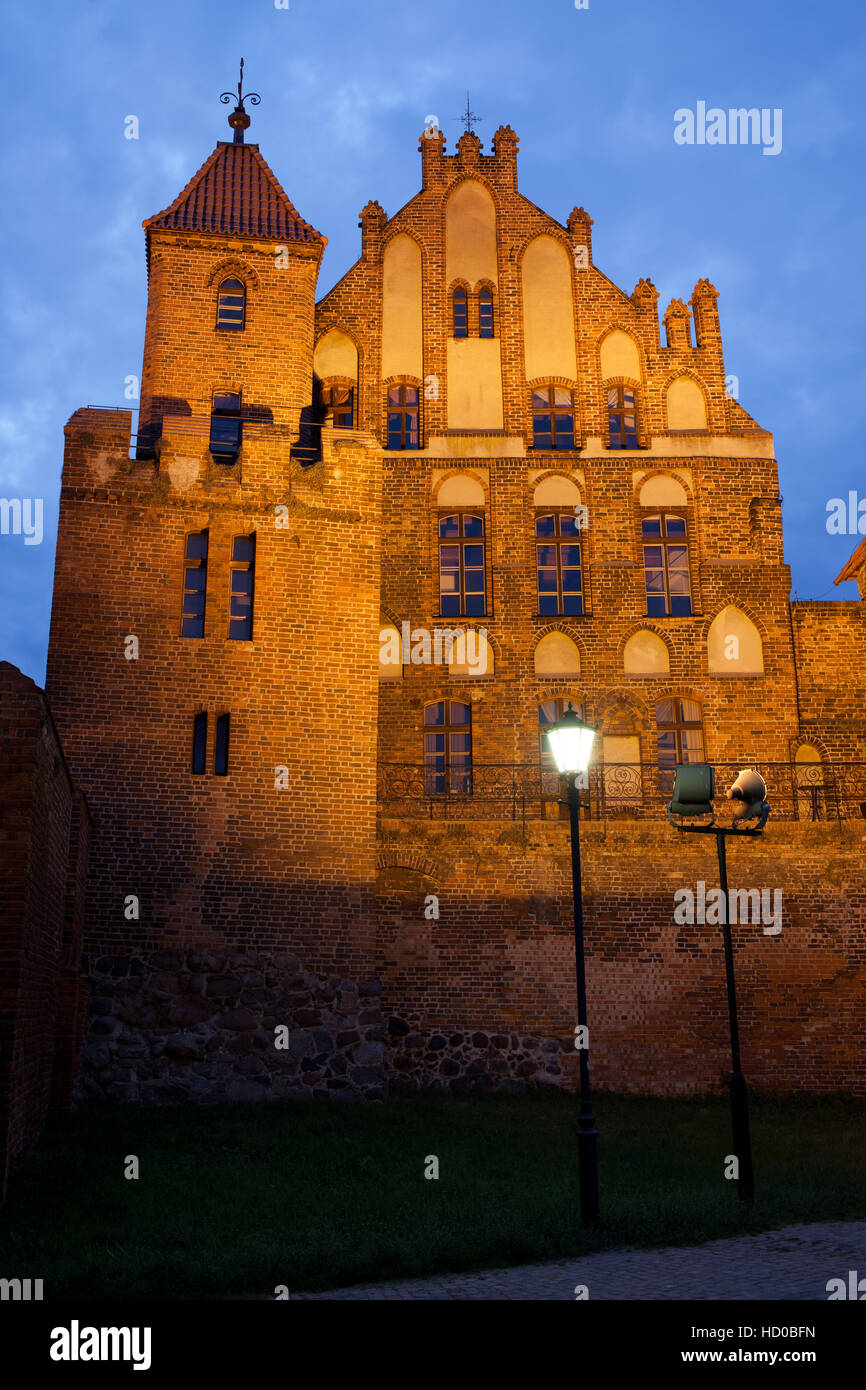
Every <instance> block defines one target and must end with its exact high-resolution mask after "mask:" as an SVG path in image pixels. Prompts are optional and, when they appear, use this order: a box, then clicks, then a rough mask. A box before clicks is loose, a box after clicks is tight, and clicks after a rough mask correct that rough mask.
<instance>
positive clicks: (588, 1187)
mask: <svg viewBox="0 0 866 1390" xmlns="http://www.w3.org/2000/svg"><path fill="white" fill-rule="evenodd" d="M594 738H595V729H592V728H590V726H589V725H588V724H584V722H583V721H582V720H581V719H579V718H578V717H577V715H576V714H575V712H574V710H573V709H572V707H571V702H569V705H568V709H567V710H566V711H565V713H564V714H563V715H562V718H561V719H560V720H559V722H558V723H556V724H554V725H553V727H552V728H551V729H548V732H547V742H548V745H549V747H550V751H551V753H552V754H553V757H554V760H555V762H556V766H557V769H558V771H559V772H560V774H561V775H562V776H563V777H567V778H568V796H567V804H568V812H569V820H570V822H571V880H572V894H573V897H574V959H575V966H576V969H577V1021H578V1024H579V1025H580V1047H579V1049H578V1055H579V1057H580V1119H579V1123H578V1131H577V1156H578V1163H579V1167H580V1216H581V1220H582V1222H583V1224H584V1226H591V1225H592V1224H593V1223H594V1222H596V1221H597V1220H598V1212H599V1206H598V1148H597V1144H598V1133H597V1131H596V1128H595V1118H594V1116H593V1113H592V1092H591V1090H590V1085H589V1032H588V1028H587V1021H586V967H585V963H584V950H583V894H582V890H581V879H580V788H581V785H583V784H584V783H585V778H586V771H587V768H588V767H589V758H590V754H591V752H592V741H593V739H594Z"/></svg>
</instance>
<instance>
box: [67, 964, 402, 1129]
mask: <svg viewBox="0 0 866 1390" xmlns="http://www.w3.org/2000/svg"><path fill="white" fill-rule="evenodd" d="M84 970H85V972H86V973H87V974H88V975H89V977H90V1016H89V1020H88V1029H87V1037H86V1042H85V1047H84V1056H83V1067H82V1075H81V1081H80V1083H79V1087H78V1094H77V1098H78V1099H79V1100H90V1099H92V1100H114V1101H128V1102H133V1103H137V1104H143V1105H163V1104H173V1103H182V1102H184V1101H230V1100H266V1099H270V1098H273V1099H305V1100H308V1099H310V1098H311V1097H335V1098H337V1099H340V1098H343V1099H359V1098H365V1099H369V1100H381V1099H384V1097H385V1095H386V1082H385V1049H384V1046H383V1040H384V1038H385V1024H384V1021H383V1018H382V1012H381V1004H380V994H381V985H380V984H379V983H378V982H376V981H370V982H367V983H358V982H356V981H353V980H340V979H336V978H332V977H330V976H327V975H319V974H311V973H309V972H308V971H305V970H304V969H303V966H302V965H301V963H300V962H299V961H298V959H297V958H296V957H295V956H292V955H281V954H274V955H270V954H259V953H256V954H246V955H245V954H240V953H230V952H216V951H213V952H211V951H192V952H185V951H182V950H177V951H156V952H152V953H148V954H141V955H116V956H101V957H98V958H95V959H91V960H89V961H86V962H85V963H84ZM278 1030H280V1031H279V1033H278ZM284 1030H287V1031H284ZM278 1041H279V1042H281V1043H282V1042H284V1041H285V1042H286V1043H287V1046H277V1042H278Z"/></svg>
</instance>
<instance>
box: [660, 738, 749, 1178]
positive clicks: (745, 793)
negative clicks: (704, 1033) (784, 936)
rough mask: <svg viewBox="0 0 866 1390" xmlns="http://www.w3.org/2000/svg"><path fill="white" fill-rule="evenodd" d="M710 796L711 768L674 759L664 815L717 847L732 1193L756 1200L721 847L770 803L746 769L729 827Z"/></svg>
mask: <svg viewBox="0 0 866 1390" xmlns="http://www.w3.org/2000/svg"><path fill="white" fill-rule="evenodd" d="M714 795H715V773H714V772H713V769H712V768H711V767H710V766H709V765H708V764H707V763H689V764H684V763H677V765H676V773H675V776H674V790H673V796H672V798H671V801H670V805H669V806H668V820H669V821H670V823H671V825H673V826H674V827H675V828H676V829H677V830H680V831H682V832H684V833H689V832H691V833H692V834H699V835H715V837H716V851H717V854H718V859H719V881H720V886H721V890H722V903H723V905H724V906H723V913H724V919H723V922H722V932H723V938H724V944H725V975H726V978H727V984H728V1023H729V1027H730V1034H731V1065H732V1073H731V1080H730V1089H731V1128H732V1130H733V1139H734V1153H735V1154H736V1156H737V1160H738V1172H737V1196H738V1197H739V1198H740V1201H741V1202H746V1203H749V1204H751V1203H752V1202H753V1201H754V1200H755V1179H754V1173H753V1169H752V1141H751V1136H750V1134H749V1104H748V1096H747V1092H746V1078H745V1077H744V1076H743V1068H742V1063H741V1061H740V1029H739V1024H738V1022H737V994H736V989H735V986H734V948H733V943H732V941H731V914H730V899H729V897H728V860H727V853H726V850H725V836H726V835H760V834H761V832H762V831H763V828H764V826H765V825H766V822H767V817H768V816H769V814H770V806H769V803H768V802H767V801H766V800H765V798H766V795H767V784H766V782H765V781H764V779H763V777H762V776H761V774H760V773H759V772H754V771H753V770H752V769H751V768H746V769H745V770H744V771H743V772H741V773H740V775H739V777H738V778H737V780H736V781H735V782H734V784H733V786H732V787H730V789H729V790H728V793H727V796H728V800H729V801H734V802H735V803H736V804H735V808H734V823H733V825H731V826H721V825H716V823H715V820H716V813H715V810H714V809H713V797H714ZM708 815H709V816H711V817H712V819H711V820H710V821H708V822H704V823H703V824H701V825H683V824H682V822H681V821H678V820H674V816H677V817H692V818H697V817H700V816H704V817H705V816H708ZM753 820H756V821H757V822H758V824H757V825H756V826H755V827H754V829H746V828H742V827H744V823H745V822H746V821H753Z"/></svg>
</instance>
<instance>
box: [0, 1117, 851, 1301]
mask: <svg viewBox="0 0 866 1390" xmlns="http://www.w3.org/2000/svg"><path fill="white" fill-rule="evenodd" d="M576 1116H577V1103H576V1101H575V1100H574V1099H571V1098H568V1097H563V1096H558V1095H557V1096H547V1095H526V1096H499V1095H465V1096H441V1095H430V1094H427V1095H424V1094H421V1095H411V1096H405V1097H402V1096H401V1097H399V1098H395V1099H393V1100H391V1101H389V1102H388V1103H387V1104H384V1105H356V1104H341V1103H337V1102H333V1103H327V1102H318V1101H311V1102H299V1103H297V1102H296V1103H292V1102H286V1103H282V1104H280V1103H273V1104H272V1103H266V1104H262V1105H233V1106H207V1107H202V1108H198V1107H196V1108H192V1107H190V1108H180V1109H161V1110H147V1111H142V1110H137V1109H133V1108H118V1109H115V1108H107V1107H105V1108H103V1107H98V1108H97V1107H91V1108H88V1109H85V1110H82V1111H79V1112H77V1113H76V1114H75V1115H73V1116H71V1117H65V1118H63V1119H61V1120H59V1121H58V1122H56V1123H55V1124H54V1125H53V1126H52V1127H50V1128H49V1129H48V1130H46V1132H45V1134H44V1135H43V1137H42V1139H41V1141H40V1143H39V1146H38V1148H37V1149H36V1150H35V1151H34V1152H33V1153H31V1154H29V1155H28V1156H27V1157H26V1158H24V1159H23V1160H21V1161H19V1163H18V1164H17V1165H16V1168H15V1171H14V1175H13V1180H12V1182H11V1184H10V1189H9V1197H8V1201H7V1203H6V1206H5V1207H4V1208H3V1209H0V1276H3V1277H10V1278H11V1277H21V1278H26V1277H30V1278H42V1279H44V1280H45V1296H46V1298H55V1297H63V1296H70V1297H71V1296H75V1297H107V1298H221V1297H223V1298H255V1297H268V1296H272V1295H273V1290H274V1287H275V1286H276V1285H277V1284H286V1285H288V1288H289V1290H290V1293H291V1292H300V1291H301V1290H314V1289H325V1288H336V1287H340V1286H342V1285H346V1284H352V1283H358V1282H362V1281H368V1280H377V1279H387V1278H393V1277H410V1276H413V1275H423V1274H431V1273H438V1272H443V1271H458V1270H464V1269H483V1268H491V1267H494V1266H497V1265H509V1264H519V1263H523V1262H525V1261H530V1260H543V1259H549V1258H556V1257H561V1256H563V1255H574V1254H579V1253H581V1252H584V1251H587V1250H591V1249H602V1248H606V1247H610V1246H617V1245H626V1244H629V1245H661V1244H686V1245H688V1244H697V1243H699V1242H701V1241H705V1240H711V1239H714V1238H716V1237H719V1236H726V1235H736V1234H738V1233H741V1232H747V1231H760V1230H766V1229H767V1228H769V1227H773V1226H779V1225H782V1224H784V1223H786V1222H790V1221H821V1220H831V1219H836V1220H838V1219H844V1218H849V1219H862V1218H864V1216H866V1183H864V1177H863V1172H864V1162H863V1159H864V1155H866V1102H864V1101H862V1100H851V1099H846V1098H844V1097H832V1098H814V1097H798V1098H796V1099H793V1100H771V1099H761V1098H759V1097H752V1103H751V1118H752V1143H753V1149H754V1155H755V1181H756V1188H757V1200H756V1202H755V1206H754V1207H753V1208H752V1209H751V1211H749V1210H748V1209H744V1208H742V1207H741V1204H740V1203H739V1202H738V1201H737V1196H736V1191H735V1184H734V1183H733V1182H729V1181H725V1180H724V1178H723V1169H724V1157H725V1155H726V1154H728V1153H730V1149H731V1143H730V1120H729V1109H728V1103H727V1100H725V1099H717V1098H712V1099H705V1100H650V1099H644V1098H625V1097H620V1096H610V1095H601V1096H599V1097H598V1098H597V1103H596V1120H597V1125H598V1128H599V1134H600V1139H599V1167H600V1174H601V1177H600V1182H601V1204H602V1225H601V1227H600V1229H599V1230H598V1231H597V1232H595V1233H594V1234H593V1235H592V1236H591V1237H588V1236H587V1235H585V1234H584V1232H583V1231H582V1229H581V1227H580V1224H579V1219H578V1195H577V1193H578V1188H577V1142H576V1139H575V1126H576ZM127 1154H136V1155H137V1156H138V1158H139V1160H140V1165H141V1176H140V1178H139V1180H138V1181H128V1180H126V1179H125V1178H124V1177H123V1167H124V1159H125V1157H126V1155H127ZM428 1154H435V1155H436V1156H437V1157H438V1159H439V1165H440V1168H439V1172H440V1176H439V1180H438V1181H430V1180H427V1179H425V1177H424V1162H425V1158H426V1156H427V1155H428Z"/></svg>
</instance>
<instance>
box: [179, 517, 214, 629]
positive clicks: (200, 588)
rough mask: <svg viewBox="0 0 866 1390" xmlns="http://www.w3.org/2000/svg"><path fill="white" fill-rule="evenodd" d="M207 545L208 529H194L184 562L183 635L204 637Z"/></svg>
mask: <svg viewBox="0 0 866 1390" xmlns="http://www.w3.org/2000/svg"><path fill="white" fill-rule="evenodd" d="M207 545H208V533H207V531H194V532H193V533H192V535H190V536H187V538H186V550H185V553H184V564H183V614H182V617H181V622H180V635H181V637H204V609H205V600H206V597H207Z"/></svg>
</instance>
